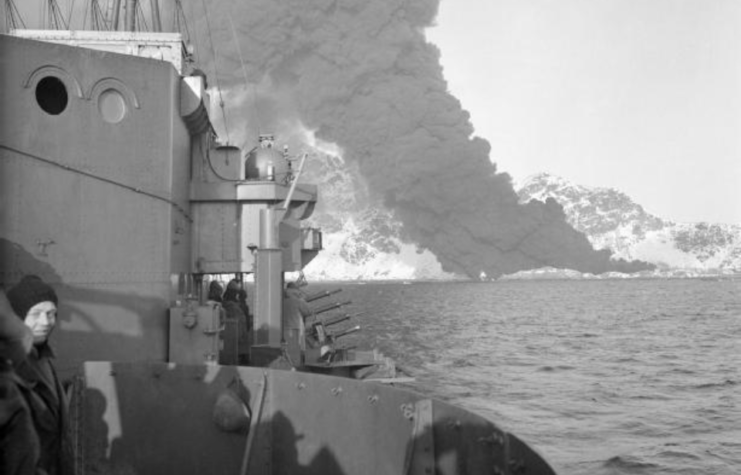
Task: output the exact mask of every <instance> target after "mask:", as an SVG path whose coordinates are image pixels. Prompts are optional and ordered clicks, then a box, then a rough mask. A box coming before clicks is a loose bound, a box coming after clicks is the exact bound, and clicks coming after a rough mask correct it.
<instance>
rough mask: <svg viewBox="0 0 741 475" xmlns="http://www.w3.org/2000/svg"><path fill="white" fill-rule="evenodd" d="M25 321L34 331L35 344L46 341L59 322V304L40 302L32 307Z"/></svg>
mask: <svg viewBox="0 0 741 475" xmlns="http://www.w3.org/2000/svg"><path fill="white" fill-rule="evenodd" d="M23 322H24V323H25V324H26V326H27V327H28V328H30V329H31V333H33V343H34V345H39V344H41V343H44V342H45V341H46V340H47V339H48V338H49V335H51V332H52V330H54V325H56V323H57V306H56V304H55V303H54V302H40V303H37V304H36V305H34V306H33V307H31V309H30V310H29V311H28V313H27V314H26V318H25V320H23Z"/></svg>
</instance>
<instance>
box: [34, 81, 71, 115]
mask: <svg viewBox="0 0 741 475" xmlns="http://www.w3.org/2000/svg"><path fill="white" fill-rule="evenodd" d="M36 102H37V103H38V104H39V107H41V108H42V109H43V110H44V112H46V113H47V114H51V115H59V114H61V113H62V112H64V109H66V108H67V103H68V102H69V96H68V95H67V88H66V87H65V86H64V83H63V82H62V81H60V80H59V78H57V77H54V76H47V77H45V78H44V79H42V80H41V81H39V83H38V84H37V85H36Z"/></svg>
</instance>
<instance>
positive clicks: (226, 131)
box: [201, 0, 231, 144]
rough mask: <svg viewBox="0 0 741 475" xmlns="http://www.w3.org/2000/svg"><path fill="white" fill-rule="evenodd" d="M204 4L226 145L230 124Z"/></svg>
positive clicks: (205, 9)
mask: <svg viewBox="0 0 741 475" xmlns="http://www.w3.org/2000/svg"><path fill="white" fill-rule="evenodd" d="M201 3H202V4H203V11H204V12H205V16H206V32H207V33H208V41H209V43H210V44H211V53H212V55H213V58H214V60H213V63H214V84H215V85H216V91H217V92H218V93H219V107H221V115H222V117H223V118H224V131H225V133H226V143H227V144H229V143H230V142H231V141H230V140H229V124H228V122H227V119H226V109H225V108H224V96H223V95H222V94H221V88H220V87H219V71H218V70H217V68H216V48H215V47H214V39H213V36H212V35H211V20H210V19H209V16H208V8H206V0H201Z"/></svg>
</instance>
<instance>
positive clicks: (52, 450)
mask: <svg viewBox="0 0 741 475" xmlns="http://www.w3.org/2000/svg"><path fill="white" fill-rule="evenodd" d="M8 300H9V301H10V304H11V306H12V307H13V310H14V311H15V313H16V315H18V316H20V317H21V318H23V321H24V323H25V324H26V326H27V327H28V328H30V329H31V332H32V334H33V348H31V351H30V353H29V355H28V357H27V358H26V359H25V360H24V361H23V362H22V363H20V364H19V365H18V366H17V368H16V372H17V373H18V376H20V377H21V379H22V380H23V381H24V382H25V383H26V384H27V385H28V387H29V388H30V391H29V393H28V397H27V400H26V403H27V404H28V406H29V408H30V410H31V413H32V414H33V419H34V426H35V428H36V433H37V434H38V436H39V440H40V442H41V459H40V461H39V467H41V468H42V469H43V470H45V471H46V473H48V474H49V475H68V474H69V475H71V474H73V473H74V469H73V467H74V459H73V456H72V444H71V438H70V436H69V416H68V412H67V401H66V396H65V393H64V389H63V388H62V385H61V384H60V381H59V378H58V377H57V372H56V370H55V369H54V364H53V363H52V360H53V359H54V352H53V351H52V349H51V346H49V336H50V335H51V333H52V331H53V330H54V327H55V326H56V315H57V295H56V293H55V292H54V289H52V288H51V287H50V286H49V285H48V284H46V283H45V282H43V281H42V280H41V279H40V278H38V277H36V276H26V277H24V278H23V279H22V280H21V281H20V282H19V283H18V284H17V285H16V286H14V287H12V288H11V289H10V290H8Z"/></svg>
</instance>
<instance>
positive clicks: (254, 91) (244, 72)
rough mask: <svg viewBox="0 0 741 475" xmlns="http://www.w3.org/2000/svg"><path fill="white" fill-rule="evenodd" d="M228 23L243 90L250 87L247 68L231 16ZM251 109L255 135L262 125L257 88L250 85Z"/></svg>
mask: <svg viewBox="0 0 741 475" xmlns="http://www.w3.org/2000/svg"><path fill="white" fill-rule="evenodd" d="M229 25H230V26H231V29H232V37H233V38H234V44H235V45H237V53H238V54H239V63H240V64H241V65H242V78H243V79H244V87H245V92H246V91H248V90H249V89H250V83H249V81H248V80H247V70H246V69H245V67H244V58H243V57H242V48H241V47H240V46H239V40H238V39H237V30H236V29H235V28H234V22H233V21H232V17H231V16H230V17H229ZM252 110H253V111H255V112H254V116H255V125H256V127H257V135H258V136H259V135H260V133H261V132H260V131H261V129H262V127H261V126H260V114H259V111H258V109H257V89H256V86H255V85H254V84H253V85H252Z"/></svg>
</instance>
